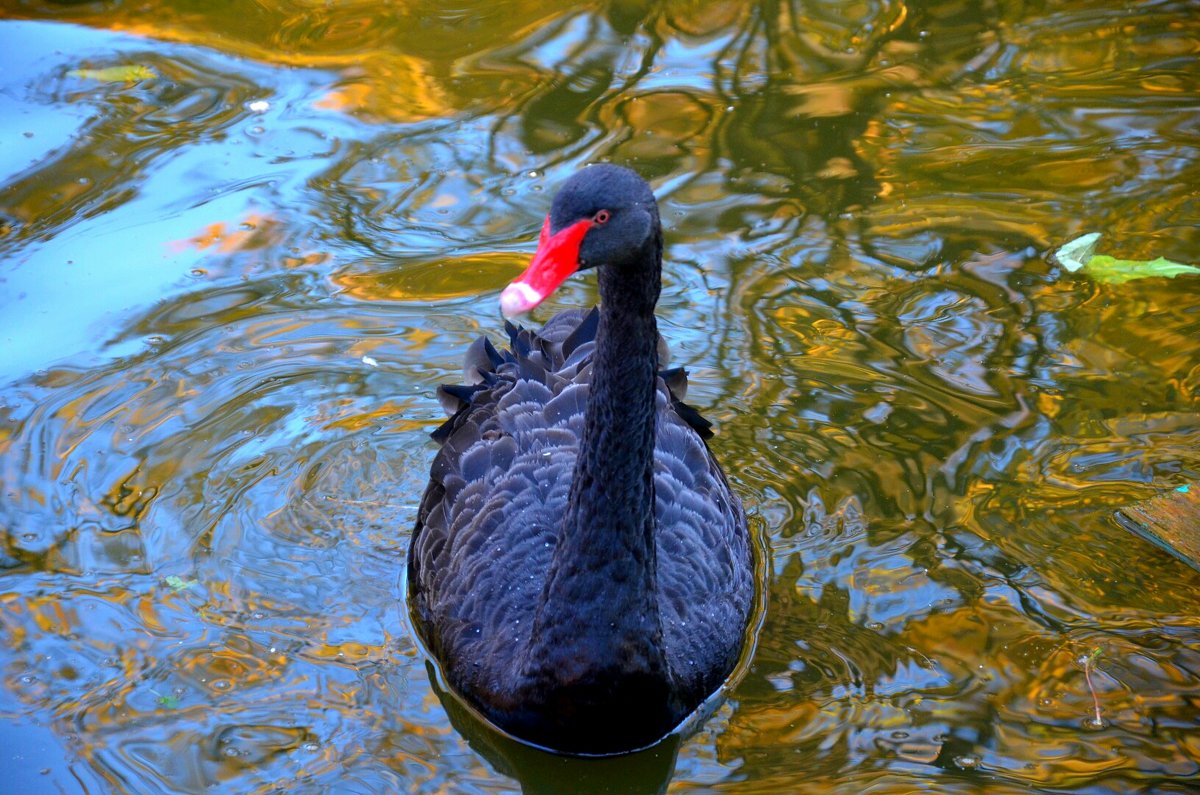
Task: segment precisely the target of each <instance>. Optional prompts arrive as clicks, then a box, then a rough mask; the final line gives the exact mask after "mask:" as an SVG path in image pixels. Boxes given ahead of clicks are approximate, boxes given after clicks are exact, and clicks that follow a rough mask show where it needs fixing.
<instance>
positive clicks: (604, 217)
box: [592, 210, 611, 224]
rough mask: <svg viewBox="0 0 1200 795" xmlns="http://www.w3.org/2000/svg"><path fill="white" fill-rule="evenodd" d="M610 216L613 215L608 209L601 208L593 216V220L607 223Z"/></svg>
mask: <svg viewBox="0 0 1200 795" xmlns="http://www.w3.org/2000/svg"><path fill="white" fill-rule="evenodd" d="M610 217H611V216H610V213H609V212H608V210H601V211H600V212H598V213H596V214H595V215H593V216H592V220H593V221H595V222H596V223H598V224H607V223H608V219H609V218H610Z"/></svg>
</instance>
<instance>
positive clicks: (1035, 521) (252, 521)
mask: <svg viewBox="0 0 1200 795" xmlns="http://www.w3.org/2000/svg"><path fill="white" fill-rule="evenodd" d="M0 53H3V55H0V62H2V63H3V65H4V70H3V75H2V76H0V351H2V352H3V355H2V356H0V539H2V543H0V746H2V748H3V750H2V751H0V754H2V756H0V760H2V766H3V768H4V771H5V772H4V776H5V779H6V781H5V786H6V787H10V788H11V791H13V792H64V793H80V792H87V793H101V792H119V793H141V792H180V793H184V792H189V793H190V792H206V791H220V792H265V791H272V790H287V791H294V792H326V791H330V792H347V793H351V792H352V793H375V792H379V793H382V792H395V791H403V792H454V793H484V792H518V791H521V790H522V789H524V790H525V791H528V792H556V791H557V792H561V791H580V790H585V789H595V790H602V791H612V792H653V791H663V790H665V791H670V792H738V793H749V792H764V793H768V792H769V793H777V792H797V791H804V792H862V791H868V790H869V791H871V792H912V791H918V790H920V791H931V792H979V791H982V790H985V789H986V790H987V791H989V792H1028V791H1039V792H1042V791H1073V792H1126V791H1153V792H1162V793H1169V792H1184V791H1186V790H1187V789H1188V788H1189V787H1190V786H1192V784H1191V783H1189V782H1192V783H1194V781H1195V779H1196V777H1197V776H1198V775H1200V732H1198V731H1197V722H1198V716H1200V695H1198V694H1200V619H1198V618H1197V606H1198V605H1200V573H1198V572H1197V571H1196V570H1194V569H1192V568H1190V567H1189V566H1188V565H1187V564H1186V563H1185V562H1184V561H1183V560H1181V559H1179V558H1178V557H1177V556H1174V555H1172V554H1171V553H1170V552H1168V551H1166V550H1164V549H1161V548H1159V547H1157V546H1154V545H1151V544H1150V543H1148V542H1146V541H1144V540H1142V539H1141V538H1139V537H1137V536H1135V535H1133V534H1131V533H1129V532H1128V531H1127V530H1126V529H1124V528H1123V527H1122V526H1121V525H1120V524H1118V522H1117V521H1116V520H1115V519H1114V512H1115V511H1117V510H1118V509H1121V508H1123V507H1126V506H1129V505H1132V504H1135V503H1137V502H1139V501H1141V500H1144V499H1147V498H1149V497H1151V496H1152V495H1154V494H1157V493H1160V492H1167V491H1169V490H1170V489H1174V488H1178V487H1181V486H1185V485H1188V484H1192V483H1196V482H1198V476H1200V347H1198V346H1197V343H1196V340H1197V339H1198V338H1200V277H1197V276H1194V275H1181V276H1177V277H1175V278H1166V277H1162V276H1158V277H1151V278H1144V279H1136V280H1131V281H1126V282H1120V283H1118V282H1114V281H1111V280H1106V279H1102V278H1098V277H1096V276H1094V275H1089V274H1088V273H1087V272H1076V273H1072V272H1069V271H1068V270H1066V269H1065V268H1064V267H1062V266H1061V265H1060V264H1059V263H1058V262H1057V261H1056V259H1055V258H1054V257H1053V252H1054V251H1055V250H1056V249H1057V248H1058V247H1059V246H1060V245H1062V244H1063V243H1066V242H1067V241H1069V240H1071V239H1073V238H1076V237H1078V236H1080V235H1082V234H1084V233H1087V232H1101V233H1103V235H1104V237H1103V239H1102V241H1101V242H1100V243H1099V244H1098V245H1099V248H1098V250H1099V251H1102V252H1103V253H1108V254H1112V255H1113V256H1116V257H1120V258H1125V259H1133V260H1153V259H1154V258H1156V257H1159V256H1163V257H1167V258H1169V259H1171V260H1174V261H1178V262H1183V263H1200V192H1198V191H1197V186H1198V185H1200V137H1197V134H1196V131H1197V130H1198V129H1200V15H1197V14H1196V13H1195V8H1194V6H1193V4H1192V3H1191V2H1189V0H1179V1H1178V2H1130V3H1124V4H1114V3H1104V2H1083V1H1077V2H1057V1H1055V0H1044V1H1042V2H1021V0H997V2H994V3H985V4H976V3H967V2H958V1H956V0H946V1H945V2H918V1H917V0H912V1H910V2H902V1H901V0H857V1H855V2H838V3H833V2H826V1H825V0H796V1H795V2H786V3H781V2H765V1H764V2H756V3H755V2H694V1H692V0H662V2H651V0H612V2H599V1H597V2H594V3H590V4H581V5H578V6H575V7H565V6H564V4H560V3H551V2H543V1H542V0H509V1H506V0H499V1H498V0H491V2H479V1H478V0H453V1H452V2H424V1H423V0H372V2H363V1H362V0H347V1H346V2H339V3H330V2H316V1H314V0H292V1H291V2H287V1H285V0H259V1H258V2H248V0H237V1H236V2H230V3H210V2H195V1H194V0H186V1H184V2H181V1H179V0H176V1H174V2H164V1H163V0H146V1H145V2H139V3H131V2H121V0H95V1H94V2H87V1H86V0H84V1H83V2H80V1H78V0H0ZM600 161H609V162H614V163H621V164H625V165H630V166H632V167H634V168H636V169H637V170H638V171H639V172H641V173H642V174H643V175H644V176H646V178H647V179H649V180H650V181H651V183H652V184H653V186H654V189H655V191H656V193H657V195H658V197H659V200H660V203H661V206H662V214H663V219H664V223H665V226H666V232H665V234H666V261H667V264H666V268H665V277H664V288H663V296H662V300H661V301H660V303H659V310H658V314H659V318H660V321H659V324H660V329H661V331H662V333H663V334H664V336H666V337H667V339H668V340H669V341H670V343H671V345H672V348H673V351H674V363H675V364H679V365H683V366H685V367H686V368H687V369H688V370H689V372H690V374H691V375H690V378H691V389H690V391H689V394H688V401H689V402H690V403H692V404H693V405H695V406H697V407H698V408H699V409H700V410H701V411H702V412H703V413H704V414H705V416H706V417H708V418H709V419H711V420H712V421H713V422H714V423H715V426H716V436H715V438H714V439H713V441H712V443H711V444H712V448H713V450H714V451H715V453H716V454H717V456H718V457H719V458H720V460H721V461H722V462H723V464H724V466H725V469H726V471H727V472H728V473H729V474H730V477H731V480H732V482H733V485H734V488H735V490H736V491H737V492H738V493H739V494H740V495H741V497H742V499H743V501H744V502H745V504H746V507H747V509H748V511H749V513H750V515H751V522H752V526H753V528H754V530H755V531H756V532H758V533H760V534H761V537H762V540H763V547H764V549H765V550H766V553H765V559H764V561H763V563H764V566H763V568H764V573H763V582H762V589H763V595H764V600H765V604H766V612H765V618H764V620H763V624H762V627H761V630H760V632H759V633H758V637H757V642H756V644H755V646H754V648H753V649H752V650H750V652H749V653H748V656H747V659H746V661H745V665H744V672H743V675H742V677H741V678H740V680H738V681H737V682H736V684H735V685H734V686H733V687H732V688H731V690H730V692H729V693H728V697H727V698H726V699H724V700H723V701H722V702H721V704H720V705H719V706H718V708H717V709H716V711H715V713H714V714H713V715H712V716H711V717H710V718H709V719H708V720H707V721H706V722H704V724H703V725H702V726H701V727H700V728H699V730H697V731H695V732H694V733H691V734H689V735H687V736H682V737H676V738H674V739H672V740H671V741H669V742H667V743H664V744H663V745H660V746H658V747H657V748H655V749H653V750H651V751H649V752H646V753H642V754H638V755H634V756H629V757H621V758H617V759H610V760H604V761H582V760H571V759H566V758H561V757H554V756H549V755H545V754H541V753H539V752H536V751H533V750H531V749H527V748H522V747H520V746H516V745H513V744H512V743H505V742H503V741H501V740H500V739H499V738H497V737H496V736H494V735H491V734H489V733H488V732H487V730H486V729H485V728H483V727H481V726H479V725H476V724H473V723H472V721H471V719H470V718H469V716H463V715H461V714H457V713H459V712H461V710H457V712H456V706H455V704H454V702H453V700H452V699H444V698H443V697H442V695H441V693H440V686H439V685H438V680H437V677H436V676H435V675H434V673H433V669H432V668H431V667H429V665H428V664H427V660H426V658H425V657H424V655H423V653H422V651H421V650H420V649H419V648H418V646H417V645H416V642H415V640H414V637H413V634H412V630H411V627H410V625H409V622H408V617H407V611H406V608H405V605H404V603H403V594H404V590H403V584H402V582H401V573H402V571H403V568H404V559H405V554H406V550H407V545H408V539H409V534H410V532H411V528H412V524H413V520H414V517H415V513H416V505H417V502H418V500H419V499H420V495H421V491H422V489H423V488H424V484H425V482H426V479H427V477H428V472H429V469H428V468H429V463H430V461H431V459H432V457H433V453H434V450H435V449H436V448H435V445H434V444H433V443H432V442H431V441H429V439H428V433H429V432H430V431H432V430H433V429H434V428H436V427H437V425H438V424H439V423H440V422H441V420H442V418H443V415H442V413H441V410H440V407H439V405H438V402H437V400H436V398H435V396H434V390H435V389H436V387H437V385H438V384H440V383H443V382H450V381H455V380H458V379H459V377H460V367H461V357H462V353H463V352H464V351H465V349H466V347H467V346H468V345H469V344H470V342H471V341H472V340H473V339H474V338H476V337H477V336H479V335H481V334H488V335H491V337H492V339H493V340H496V341H499V340H500V339H501V337H500V333H501V328H502V324H501V321H500V318H499V312H498V308H497V299H498V296H499V292H500V290H501V288H503V286H504V285H505V284H506V283H507V282H508V281H509V280H510V279H511V278H512V277H514V276H515V275H516V274H517V273H519V272H520V270H521V269H522V268H523V267H524V266H525V264H526V263H527V261H528V259H529V256H530V255H531V253H532V251H533V248H534V245H535V243H536V239H537V234H538V231H539V228H540V226H541V221H542V218H543V217H544V216H545V213H546V211H547V209H548V206H549V201H550V197H551V195H552V194H553V192H554V190H555V188H556V187H557V186H558V185H560V184H561V183H562V182H563V181H564V180H565V179H566V178H567V177H568V176H569V175H570V174H572V173H574V172H575V171H577V170H578V169H579V168H580V167H582V166H584V165H585V164H588V163H594V162H600ZM596 300H597V293H596V287H595V279H594V277H581V278H577V279H575V280H573V281H571V282H568V284H567V285H566V286H565V287H564V288H563V289H562V290H561V291H560V292H559V293H557V294H556V295H555V296H554V297H553V298H552V299H551V300H550V301H548V302H547V305H546V308H545V309H544V310H543V309H539V310H537V311H536V312H535V313H534V319H535V320H537V319H545V318H546V317H548V316H549V314H550V312H552V311H556V310H558V309H561V308H565V307H568V306H577V305H587V304H591V303H594V302H595V301H596ZM452 716H453V718H454V720H453V723H452V721H451V717H452Z"/></svg>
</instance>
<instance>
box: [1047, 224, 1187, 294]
mask: <svg viewBox="0 0 1200 795" xmlns="http://www.w3.org/2000/svg"><path fill="white" fill-rule="evenodd" d="M1099 240H1100V233H1099V232H1092V233H1090V234H1086V235H1083V236H1082V237H1077V238H1075V239H1074V240H1072V241H1071V242H1070V243H1066V244H1064V245H1063V246H1062V247H1061V248H1060V249H1059V250H1058V251H1056V252H1054V258H1055V259H1056V260H1058V263H1059V264H1060V265H1062V266H1063V267H1064V268H1066V269H1067V270H1069V271H1071V272H1072V273H1074V272H1076V271H1079V270H1083V271H1085V272H1086V273H1087V274H1088V275H1089V276H1091V277H1092V278H1093V279H1096V280H1097V281H1101V282H1107V283H1108V284H1124V283H1125V282H1128V281H1133V280H1134V279H1148V278H1151V277H1154V276H1162V277H1166V278H1168V279H1173V278H1175V277H1176V276H1179V275H1181V274H1185V273H1197V274H1200V268H1197V267H1196V266H1194V265H1185V264H1183V263H1182V262H1172V261H1171V260H1169V259H1166V258H1165V257H1158V258H1157V259H1152V260H1141V259H1117V258H1116V257H1111V256H1109V255H1108V254H1096V253H1094V252H1095V250H1096V243H1097V242H1098V241H1099Z"/></svg>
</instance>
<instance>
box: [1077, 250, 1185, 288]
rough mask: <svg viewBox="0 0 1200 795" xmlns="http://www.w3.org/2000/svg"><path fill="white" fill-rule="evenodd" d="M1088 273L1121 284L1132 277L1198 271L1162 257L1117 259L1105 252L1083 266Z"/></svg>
mask: <svg viewBox="0 0 1200 795" xmlns="http://www.w3.org/2000/svg"><path fill="white" fill-rule="evenodd" d="M1083 269H1084V270H1085V271H1087V273H1088V275H1090V276H1092V277H1093V278H1095V279H1098V280H1099V281H1102V282H1108V283H1109V284H1123V283H1124V282H1128V281H1132V280H1134V279H1147V278H1150V277H1152V276H1165V277H1166V278H1168V279H1173V278H1175V277H1176V276H1179V275H1181V274H1184V273H1200V268H1197V267H1196V266H1194V265H1184V264H1183V263H1182V262H1172V261H1171V260H1169V259H1166V258H1164V257H1159V258H1158V259H1152V260H1138V259H1117V258H1116V257H1110V256H1108V255H1107V254H1096V255H1095V256H1093V257H1092V258H1091V259H1089V260H1088V261H1087V264H1086V265H1085V266H1084V268H1083Z"/></svg>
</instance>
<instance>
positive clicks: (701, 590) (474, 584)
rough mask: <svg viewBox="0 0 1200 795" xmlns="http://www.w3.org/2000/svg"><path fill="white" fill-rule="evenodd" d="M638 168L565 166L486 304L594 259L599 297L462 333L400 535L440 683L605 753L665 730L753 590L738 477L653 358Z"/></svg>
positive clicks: (718, 678)
mask: <svg viewBox="0 0 1200 795" xmlns="http://www.w3.org/2000/svg"><path fill="white" fill-rule="evenodd" d="M661 256H662V238H661V226H660V224H659V220H658V211H657V205H656V204H655V202H654V197H653V194H652V193H651V192H650V188H649V186H648V185H646V183H645V182H644V181H643V180H642V179H641V178H640V177H638V176H637V175H636V174H635V173H634V172H632V171H629V170H628V169H623V168H619V167H616V166H606V165H605V166H592V167H590V168H587V169H584V170H583V171H581V172H579V173H577V174H576V175H575V176H574V177H572V178H571V179H570V180H568V181H567V183H566V184H565V185H564V186H563V188H562V190H561V191H560V192H559V194H558V196H556V198H555V201H554V204H553V206H552V209H551V213H550V215H549V217H548V218H547V220H546V224H545V226H544V227H543V233H542V240H541V242H540V243H539V249H538V254H537V255H535V258H534V261H533V263H532V264H531V266H530V268H529V269H528V270H527V271H526V272H525V273H524V274H522V276H521V277H519V278H518V280H517V281H515V282H514V283H513V284H512V285H510V286H509V288H508V289H506V290H505V293H504V294H503V295H502V298H501V304H502V307H503V308H504V309H505V312H506V314H511V313H514V312H521V311H525V310H527V309H529V308H531V307H532V305H535V304H536V303H538V302H540V301H541V300H542V299H543V298H544V297H545V296H546V295H548V294H549V292H550V291H552V290H553V289H554V287H556V286H557V284H558V283H561V281H562V280H563V279H565V278H566V277H567V276H568V275H570V273H571V272H573V271H574V270H577V269H580V268H586V267H597V268H598V270H599V274H600V287H601V307H600V308H599V309H598V310H597V309H593V310H592V311H590V312H586V311H582V310H568V311H566V312H561V313H559V314H557V315H555V316H554V317H553V318H551V319H550V320H549V322H547V323H546V324H545V326H544V327H543V328H542V329H540V330H538V331H531V330H527V329H523V328H518V327H515V326H513V325H511V324H509V323H506V328H507V330H508V334H509V342H510V345H509V349H508V350H504V351H498V350H497V349H496V348H494V347H493V346H492V345H491V343H490V342H488V341H487V340H486V339H480V340H479V341H477V342H476V343H475V344H474V345H473V346H472V347H471V349H470V351H468V354H467V361H466V367H465V375H466V382H467V383H465V384H462V385H455V386H446V387H442V388H441V389H440V390H439V396H440V397H441V399H442V401H443V404H444V405H445V406H446V408H447V410H448V412H449V413H451V417H450V419H449V420H447V421H446V423H444V424H443V425H442V426H441V427H440V428H439V429H438V430H437V431H436V432H435V433H434V438H435V439H437V440H438V441H440V442H441V445H442V446H441V450H440V451H439V452H438V454H437V456H436V458H435V459H434V462H433V466H432V469H431V473H430V481H429V485H428V487H427V489H426V491H425V494H424V497H423V498H422V501H421V505H420V509H419V514H418V520H417V525H416V528H415V530H414V533H413V539H412V543H411V546H410V549H409V564H408V565H409V572H408V582H409V591H410V605H411V610H412V615H413V618H414V623H415V624H416V627H417V630H418V631H419V632H420V634H421V635H422V637H423V639H424V640H425V642H426V644H427V646H428V647H429V649H430V651H431V652H432V654H433V655H434V657H435V658H436V659H437V660H438V662H439V663H440V665H441V668H442V670H443V673H444V674H445V676H446V679H447V681H448V683H449V684H450V686H451V687H452V688H453V689H454V690H455V691H456V692H457V693H458V694H459V695H460V696H462V697H463V698H464V699H465V700H466V701H467V702H468V703H469V704H471V705H472V706H473V707H474V708H475V709H476V710H477V711H479V712H480V713H481V714H482V715H483V716H484V717H486V718H487V719H488V720H490V721H491V722H492V723H494V724H496V725H497V726H498V727H500V728H501V729H503V730H504V731H506V732H508V733H510V734H512V735H513V736H516V737H517V738H519V739H521V740H524V741H526V742H530V743H533V744H536V745H539V746H542V747H545V748H548V749H551V750H555V751H560V752H566V753H576V754H611V753H620V752H625V751H630V750H634V749H636V748H640V747H644V746H646V745H649V744H651V743H653V742H655V741H656V740H658V739H660V738H661V737H663V736H664V735H665V734H667V733H669V732H670V731H671V729H673V728H674V727H675V726H676V725H678V724H679V723H680V722H681V721H682V720H683V719H684V718H686V717H687V716H688V715H689V714H690V713H691V712H692V711H694V710H695V709H696V707H697V706H698V705H699V704H700V703H701V702H703V701H704V700H705V699H706V698H707V697H708V696H709V695H711V694H712V693H714V692H715V691H716V690H717V689H719V688H720V686H721V684H722V682H723V681H724V680H725V679H726V677H727V676H728V675H729V673H730V672H731V671H732V669H733V667H734V665H735V664H736V662H737V659H738V656H739V654H740V652H741V648H742V645H743V643H744V638H745V631H746V626H747V622H748V620H749V616H750V611H751V604H752V601H753V591H754V588H753V581H752V580H753V577H752V568H753V567H752V561H751V549H750V540H749V535H748V532H747V527H746V519H745V515H744V513H743V510H742V507H741V503H740V501H739V500H738V498H737V495H736V494H734V492H733V491H732V490H731V489H730V487H729V483H728V481H727V480H726V478H725V476H724V474H723V473H722V471H721V469H720V467H719V466H718V464H717V462H716V460H715V459H714V458H713V456H712V454H711V453H710V451H709V449H708V447H707V445H706V444H705V441H704V439H705V437H707V436H708V435H709V432H708V429H709V424H708V423H707V422H706V421H705V420H704V419H703V418H702V417H700V415H699V414H697V413H696V411H695V410H694V409H692V408H690V407H689V406H687V405H686V404H684V403H683V402H682V398H683V397H684V392H685V389H686V379H685V376H684V374H683V372H682V371H679V370H675V371H669V370H667V371H664V370H660V359H662V360H664V361H663V362H662V363H665V358H666V352H665V346H663V345H662V344H661V340H660V338H659V337H658V332H657V327H656V324H655V320H654V304H655V302H656V301H657V298H658V291H659V284H660V268H661Z"/></svg>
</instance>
